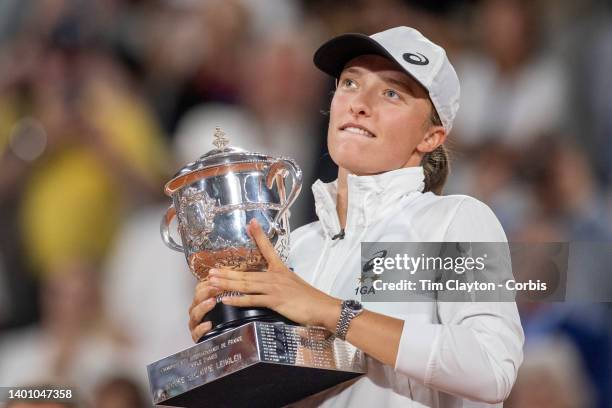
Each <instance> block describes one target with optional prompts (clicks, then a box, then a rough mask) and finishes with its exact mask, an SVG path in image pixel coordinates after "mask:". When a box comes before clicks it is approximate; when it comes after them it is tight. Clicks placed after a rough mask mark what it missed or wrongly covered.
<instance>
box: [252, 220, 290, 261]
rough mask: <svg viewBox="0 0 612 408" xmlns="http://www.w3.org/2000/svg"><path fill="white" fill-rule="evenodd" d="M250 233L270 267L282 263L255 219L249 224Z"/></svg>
mask: <svg viewBox="0 0 612 408" xmlns="http://www.w3.org/2000/svg"><path fill="white" fill-rule="evenodd" d="M249 233H250V235H251V237H252V238H253V240H254V241H255V244H257V247H258V248H259V250H260V251H261V254H262V255H263V257H264V258H266V261H268V265H277V264H278V263H282V261H281V259H280V257H279V256H278V254H277V253H276V250H275V249H274V245H272V242H270V239H269V238H268V236H267V235H266V233H265V232H264V231H263V229H262V228H261V225H259V222H257V219H255V218H253V219H252V220H251V222H249Z"/></svg>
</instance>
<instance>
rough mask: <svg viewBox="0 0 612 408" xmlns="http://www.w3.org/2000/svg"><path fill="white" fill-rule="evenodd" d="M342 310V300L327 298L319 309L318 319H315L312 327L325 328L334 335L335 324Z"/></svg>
mask: <svg viewBox="0 0 612 408" xmlns="http://www.w3.org/2000/svg"><path fill="white" fill-rule="evenodd" d="M341 309H342V300H340V299H336V298H334V297H331V296H330V297H329V299H327V300H326V301H325V302H324V303H323V304H322V307H321V308H320V314H319V317H318V318H317V319H316V321H315V324H314V326H320V327H325V328H326V329H327V330H329V331H330V332H332V333H334V331H335V330H336V324H337V323H338V319H339V318H340V311H341Z"/></svg>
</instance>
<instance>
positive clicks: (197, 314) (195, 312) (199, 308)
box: [189, 297, 217, 330]
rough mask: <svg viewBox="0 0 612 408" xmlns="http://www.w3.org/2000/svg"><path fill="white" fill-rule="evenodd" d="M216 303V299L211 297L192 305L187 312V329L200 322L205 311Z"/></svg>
mask: <svg viewBox="0 0 612 408" xmlns="http://www.w3.org/2000/svg"><path fill="white" fill-rule="evenodd" d="M216 304H217V299H216V298H214V297H212V298H209V299H207V300H205V301H204V302H202V303H200V304H198V305H196V306H195V307H193V308H192V309H191V312H190V313H189V329H190V330H193V328H195V327H196V326H197V325H199V324H200V323H202V319H203V318H204V316H205V315H206V313H208V312H210V311H211V310H212V309H213V307H215V305H216Z"/></svg>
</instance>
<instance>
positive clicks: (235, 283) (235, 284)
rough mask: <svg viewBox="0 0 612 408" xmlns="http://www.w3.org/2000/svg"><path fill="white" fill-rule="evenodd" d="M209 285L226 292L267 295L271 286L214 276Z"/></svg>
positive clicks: (263, 283) (264, 283)
mask: <svg viewBox="0 0 612 408" xmlns="http://www.w3.org/2000/svg"><path fill="white" fill-rule="evenodd" d="M210 283H211V284H213V285H215V287H216V288H218V289H220V290H226V291H236V292H241V293H267V292H268V291H269V289H270V288H271V284H269V283H266V282H257V281H250V280H231V279H225V278H220V277H218V276H214V277H211V278H210Z"/></svg>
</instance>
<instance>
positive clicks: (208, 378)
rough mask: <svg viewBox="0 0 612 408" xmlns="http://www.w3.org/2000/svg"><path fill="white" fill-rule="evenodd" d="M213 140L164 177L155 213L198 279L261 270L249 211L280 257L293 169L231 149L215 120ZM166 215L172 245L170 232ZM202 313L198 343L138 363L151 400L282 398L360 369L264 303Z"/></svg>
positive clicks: (344, 348)
mask: <svg viewBox="0 0 612 408" xmlns="http://www.w3.org/2000/svg"><path fill="white" fill-rule="evenodd" d="M213 144H214V145H215V149H213V150H211V151H209V152H208V153H206V154H204V155H203V156H201V157H200V158H199V159H198V160H196V161H195V162H193V163H189V164H187V165H186V166H184V167H183V168H182V169H181V170H180V171H179V172H178V173H177V174H176V175H175V176H174V177H173V178H172V179H171V180H170V181H169V182H168V183H166V185H165V188H164V190H165V193H166V194H167V195H168V196H170V197H171V198H172V205H171V206H170V207H169V208H168V210H167V211H166V214H165V215H164V216H163V218H162V221H161V229H160V232H161V236H162V239H163V241H164V242H165V243H166V245H167V246H168V247H170V248H171V249H173V250H176V251H180V252H183V253H184V255H185V258H186V260H187V263H188V265H189V269H190V270H191V272H192V273H193V274H194V275H195V276H196V277H197V278H198V279H199V280H203V279H206V278H207V276H208V271H209V270H210V269H211V268H215V267H222V268H223V267H224V268H231V269H236V270H241V271H262V270H265V269H266V268H267V262H266V260H265V258H264V257H263V255H262V254H261V253H260V251H259V249H258V248H257V246H256V245H255V243H254V242H253V241H252V240H251V238H250V236H249V235H248V233H247V225H248V223H249V222H250V221H251V220H252V219H253V218H256V219H257V221H258V222H259V224H260V225H261V227H262V229H263V231H264V232H266V233H267V235H268V238H269V239H270V241H271V242H272V244H273V245H274V248H275V249H276V251H277V252H278V254H279V256H280V258H281V259H282V260H283V261H286V259H287V256H288V253H289V211H288V210H289V207H290V206H291V205H292V204H293V202H294V201H295V199H296V198H297V196H298V194H299V192H300V189H301V186H302V172H301V170H300V168H299V167H298V166H297V164H296V163H295V162H294V161H293V160H291V159H288V158H275V157H270V156H267V155H264V154H260V153H252V152H247V151H245V150H242V149H240V148H237V147H231V146H229V141H228V139H227V137H226V136H225V134H224V133H223V131H221V129H219V128H217V129H216V131H215V135H214V142H213ZM174 219H176V220H177V221H178V232H179V234H180V237H181V244H179V243H177V242H176V241H175V240H174V239H173V238H172V236H171V234H170V225H171V223H172V221H173V220H174ZM253 273H257V272H253ZM233 295H239V294H233ZM204 320H210V321H211V322H212V329H211V331H210V332H209V333H207V334H206V335H205V336H204V337H203V338H202V339H200V342H199V343H198V344H196V345H195V346H193V347H190V348H188V349H187V350H184V351H181V352H179V353H176V354H174V355H171V356H169V357H166V358H164V359H162V360H159V361H157V362H154V363H152V364H150V365H149V366H147V371H148V375H149V383H150V386H151V392H152V398H153V403H154V404H156V405H167V406H181V407H208V406H211V407H221V406H228V407H230V406H231V407H236V406H245V407H246V406H249V407H255V406H266V407H268V406H282V405H286V404H288V403H291V402H295V401H298V400H300V399H302V398H305V397H307V396H309V395H311V394H315V393H317V392H319V391H322V390H324V389H326V388H329V387H331V386H334V385H336V384H339V383H341V382H344V381H347V380H349V379H352V378H355V377H357V376H359V375H361V374H363V373H364V372H365V358H364V355H363V353H362V352H361V351H360V350H358V349H356V348H355V347H353V346H352V345H350V344H349V343H347V342H346V341H343V340H340V339H338V338H335V337H334V336H333V335H331V333H329V332H328V331H327V330H325V329H324V328H320V327H300V326H298V325H296V324H295V323H293V322H291V321H289V320H287V319H286V318H284V317H283V316H281V315H279V314H277V313H276V312H274V311H272V310H269V309H266V308H256V307H235V306H229V305H225V304H223V303H220V302H218V303H217V304H216V305H215V307H214V308H213V309H212V310H211V311H210V312H209V313H208V314H207V315H206V316H205V318H204Z"/></svg>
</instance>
